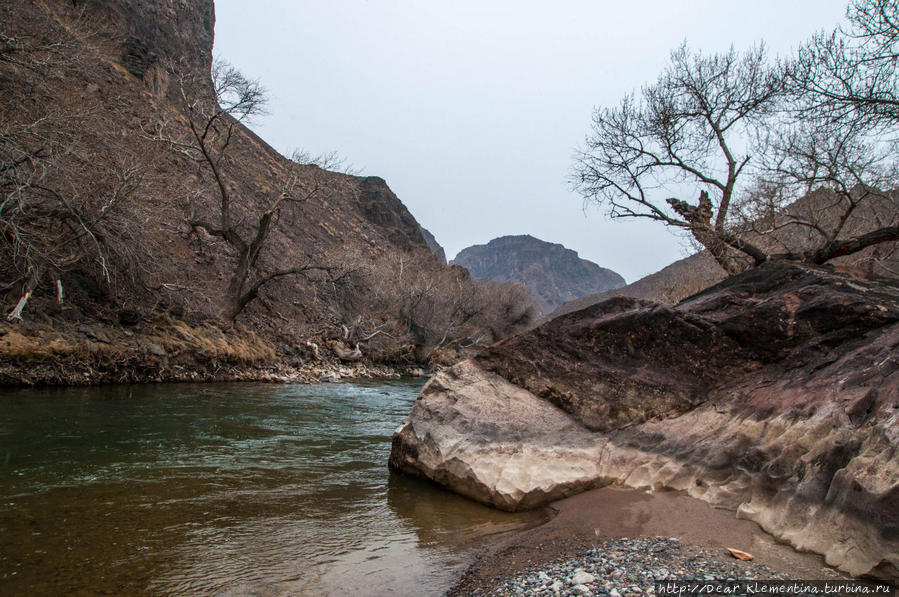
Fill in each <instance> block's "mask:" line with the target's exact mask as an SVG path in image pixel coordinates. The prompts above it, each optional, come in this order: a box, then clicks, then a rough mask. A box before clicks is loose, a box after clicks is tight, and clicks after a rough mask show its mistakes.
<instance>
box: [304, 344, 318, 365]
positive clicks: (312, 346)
mask: <svg viewBox="0 0 899 597" xmlns="http://www.w3.org/2000/svg"><path fill="white" fill-rule="evenodd" d="M306 346H308V347H309V350H311V351H312V356H313V357H314V358H315V360H316V361H321V360H322V358H321V357H320V356H319V355H318V344H316V343H315V342H306Z"/></svg>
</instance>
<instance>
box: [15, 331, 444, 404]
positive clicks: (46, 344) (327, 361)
mask: <svg viewBox="0 0 899 597" xmlns="http://www.w3.org/2000/svg"><path fill="white" fill-rule="evenodd" d="M313 340H314V341H313ZM330 344H334V342H333V341H328V340H325V339H321V338H315V339H312V340H307V341H297V342H296V344H292V345H279V346H275V345H273V344H272V343H271V342H269V341H266V340H265V339H263V338H262V337H260V336H259V335H257V334H255V333H253V332H252V331H248V330H244V329H240V328H231V329H227V330H223V329H221V328H220V327H217V326H215V325H212V324H194V325H190V324H188V323H186V322H184V321H180V320H177V319H172V318H169V317H157V318H155V319H153V320H149V321H142V322H141V323H140V324H138V325H134V326H129V327H125V326H121V325H103V324H99V323H93V324H84V323H82V324H77V323H65V324H56V325H50V324H39V323H20V324H15V325H13V324H7V323H5V322H3V323H0V387H31V386H85V385H100V384H123V383H128V384H130V383H163V382H227V381H265V382H281V383H317V382H332V381H341V380H351V379H365V378H369V379H370V378H385V379H391V378H399V377H407V376H412V377H418V376H422V375H425V374H427V373H428V368H427V367H424V366H422V364H420V363H416V362H414V361H410V362H406V363H372V362H368V361H366V360H354V361H344V360H341V359H340V358H339V357H337V356H336V353H335V352H334V350H333V347H332V346H330Z"/></svg>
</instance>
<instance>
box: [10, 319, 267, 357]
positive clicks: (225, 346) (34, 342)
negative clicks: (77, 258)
mask: <svg viewBox="0 0 899 597" xmlns="http://www.w3.org/2000/svg"><path fill="white" fill-rule="evenodd" d="M90 329H91V330H92V333H90V334H87V333H84V332H82V331H80V330H77V329H75V328H74V327H66V328H64V329H54V328H52V327H50V326H28V327H23V326H12V325H8V324H3V325H2V326H0V357H5V358H7V359H11V360H16V361H27V362H39V361H47V360H78V361H92V360H99V359H108V360H114V361H119V360H121V361H127V360H130V359H132V358H135V357H139V358H147V359H168V358H173V357H177V356H181V355H183V356H186V357H189V358H193V359H197V360H204V361H209V360H216V361H222V362H227V363H233V364H241V365H261V364H267V363H271V362H273V361H275V360H276V358H277V355H276V353H275V350H274V348H273V347H272V346H271V345H270V344H268V343H267V342H266V341H265V340H263V339H262V338H260V337H259V336H258V335H256V334H254V333H253V332H250V331H246V330H233V331H230V332H228V333H225V332H223V331H222V330H220V329H218V328H216V327H213V326H196V327H194V326H190V325H188V324H187V323H185V322H183V321H179V320H172V319H169V318H167V317H166V318H160V319H159V320H158V321H155V322H154V323H153V324H152V326H149V328H148V329H147V330H146V331H145V332H144V333H133V334H129V332H127V331H126V330H125V329H123V328H121V327H115V326H109V327H103V326H100V325H93V326H92V327H91V328H90ZM92 336H93V337H92ZM96 336H99V337H100V338H103V339H105V340H108V342H106V341H101V340H99V339H98V338H96ZM153 344H155V345H157V346H158V347H160V348H162V350H163V351H165V355H154V354H153V353H152V350H150V346H151V345H153Z"/></svg>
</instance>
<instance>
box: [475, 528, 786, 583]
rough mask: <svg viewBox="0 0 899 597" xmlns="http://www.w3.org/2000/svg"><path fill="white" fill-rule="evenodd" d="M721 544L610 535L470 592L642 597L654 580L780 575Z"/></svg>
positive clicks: (699, 579) (731, 578) (752, 578)
mask: <svg viewBox="0 0 899 597" xmlns="http://www.w3.org/2000/svg"><path fill="white" fill-rule="evenodd" d="M725 558H729V556H727V555H726V554H725V553H724V550H721V549H709V548H702V547H696V546H690V545H684V544H683V543H681V542H680V541H678V540H677V539H675V538H673V537H641V538H636V539H628V538H624V539H609V540H606V541H603V542H601V543H598V544H597V545H596V546H594V547H593V548H592V549H589V550H587V551H585V552H584V553H582V554H581V555H579V556H578V557H575V558H563V559H559V560H555V561H552V562H549V563H544V564H541V565H539V566H534V567H531V568H527V569H525V570H523V571H521V572H519V573H517V574H515V575H513V576H510V577H507V578H505V579H503V580H502V581H501V582H500V584H499V585H497V586H496V588H495V589H493V590H491V591H480V590H475V591H474V592H473V593H472V594H473V595H525V596H527V595H541V596H544V595H545V596H549V597H555V596H559V597H564V596H572V595H577V596H581V595H600V596H602V597H642V596H644V595H654V594H655V591H654V589H653V585H652V583H653V581H661V580H675V579H677V580H686V581H701V580H726V581H731V580H738V579H747V580H756V579H758V580H762V579H764V580H769V579H778V578H785V577H783V576H782V575H778V574H776V573H775V572H774V571H772V570H771V569H770V568H768V567H766V566H760V565H754V564H752V563H751V562H740V561H738V560H733V561H732V562H731V561H729V560H728V559H725Z"/></svg>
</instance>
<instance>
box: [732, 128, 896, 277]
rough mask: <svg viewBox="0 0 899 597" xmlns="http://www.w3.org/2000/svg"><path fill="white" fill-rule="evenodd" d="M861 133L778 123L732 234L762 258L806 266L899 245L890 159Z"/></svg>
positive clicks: (884, 149)
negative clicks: (751, 243)
mask: <svg viewBox="0 0 899 597" xmlns="http://www.w3.org/2000/svg"><path fill="white" fill-rule="evenodd" d="M867 133H868V131H865V130H864V129H863V128H862V127H856V126H846V124H845V123H842V122H838V121H834V120H832V119H830V118H821V117H820V115H819V117H818V118H812V117H810V115H809V114H808V113H802V114H801V115H800V116H799V117H798V118H796V119H795V120H794V121H793V122H784V123H783V124H782V126H781V127H779V128H778V131H777V133H776V134H773V135H772V138H771V139H770V142H769V145H768V151H767V153H766V156H765V158H766V159H765V160H764V165H763V167H762V168H760V169H759V172H758V175H757V178H756V183H755V184H756V186H755V188H754V189H753V191H754V192H751V193H748V194H747V195H746V196H744V197H743V198H742V199H741V201H740V206H739V207H740V209H739V211H740V212H741V215H742V217H743V224H742V226H741V227H740V228H739V233H740V234H741V235H744V236H745V235H753V236H754V237H755V238H757V239H758V240H757V242H758V244H759V246H763V247H765V249H766V251H767V252H768V255H769V257H768V258H769V259H792V260H800V261H807V262H811V263H825V262H827V261H830V260H831V259H835V258H837V257H842V256H845V255H849V254H852V253H856V252H858V251H861V250H863V249H866V248H868V247H871V246H874V245H878V244H881V243H885V242H889V241H894V240H897V239H899V235H897V232H899V231H897V228H896V226H897V224H899V202H897V198H896V193H895V192H893V191H891V190H890V189H891V188H892V187H893V184H894V181H895V180H896V164H895V160H894V158H893V156H892V154H891V152H890V151H889V147H888V144H887V143H884V142H883V141H879V140H877V139H876V138H872V137H871V136H870V135H869V134H867Z"/></svg>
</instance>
